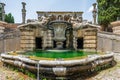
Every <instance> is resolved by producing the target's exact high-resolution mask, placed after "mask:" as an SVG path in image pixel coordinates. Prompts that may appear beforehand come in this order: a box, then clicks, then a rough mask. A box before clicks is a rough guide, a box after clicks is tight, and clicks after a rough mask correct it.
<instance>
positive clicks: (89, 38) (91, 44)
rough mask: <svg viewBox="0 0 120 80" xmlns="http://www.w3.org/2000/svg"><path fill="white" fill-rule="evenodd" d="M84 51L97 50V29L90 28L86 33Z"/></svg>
mask: <svg viewBox="0 0 120 80" xmlns="http://www.w3.org/2000/svg"><path fill="white" fill-rule="evenodd" d="M83 39H84V45H83V46H84V49H91V50H96V48H97V29H96V28H88V29H86V30H85V32H84V37H83Z"/></svg>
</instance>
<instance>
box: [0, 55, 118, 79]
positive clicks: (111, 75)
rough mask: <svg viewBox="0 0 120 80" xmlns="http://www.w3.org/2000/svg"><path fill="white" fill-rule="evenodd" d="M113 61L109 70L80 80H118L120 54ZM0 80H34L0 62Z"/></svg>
mask: <svg viewBox="0 0 120 80" xmlns="http://www.w3.org/2000/svg"><path fill="white" fill-rule="evenodd" d="M114 57H115V60H116V61H117V64H116V65H115V66H114V67H112V68H109V69H106V70H102V71H100V72H98V74H96V75H94V76H92V77H90V78H87V79H82V80H120V54H119V53H115V56H114ZM0 80H36V79H32V78H30V77H28V76H27V75H25V74H23V73H20V72H16V71H12V70H10V69H8V68H6V67H3V66H2V62H0Z"/></svg>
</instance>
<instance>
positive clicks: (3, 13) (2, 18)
mask: <svg viewBox="0 0 120 80" xmlns="http://www.w3.org/2000/svg"><path fill="white" fill-rule="evenodd" d="M0 6H1V20H2V21H5V9H4V7H5V4H4V3H0Z"/></svg>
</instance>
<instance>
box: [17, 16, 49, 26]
mask: <svg viewBox="0 0 120 80" xmlns="http://www.w3.org/2000/svg"><path fill="white" fill-rule="evenodd" d="M48 22H49V18H48V17H45V16H42V17H41V21H34V22H29V23H26V24H23V25H20V26H19V27H27V26H35V27H36V26H41V27H44V26H45V25H46V24H47V23H48Z"/></svg>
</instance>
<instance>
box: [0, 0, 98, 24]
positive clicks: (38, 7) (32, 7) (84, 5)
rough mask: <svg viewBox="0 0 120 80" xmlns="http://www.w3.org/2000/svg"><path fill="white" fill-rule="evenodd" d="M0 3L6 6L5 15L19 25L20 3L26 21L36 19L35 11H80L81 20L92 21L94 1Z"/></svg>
mask: <svg viewBox="0 0 120 80" xmlns="http://www.w3.org/2000/svg"><path fill="white" fill-rule="evenodd" d="M0 2H3V3H5V4H6V6H5V13H6V14H8V13H12V15H13V16H14V19H15V23H21V22H22V14H21V13H22V12H21V9H22V4H21V2H26V10H27V12H26V20H27V19H37V13H36V11H82V12H84V13H83V19H85V20H86V19H87V20H89V21H92V20H93V17H92V4H93V3H95V2H96V0H0Z"/></svg>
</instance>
